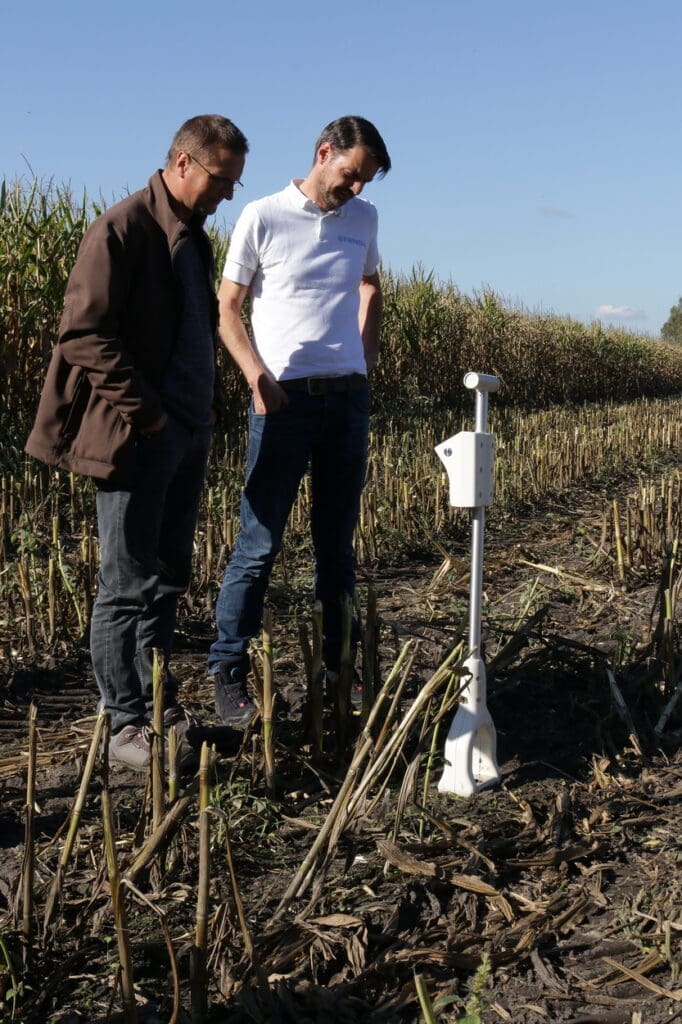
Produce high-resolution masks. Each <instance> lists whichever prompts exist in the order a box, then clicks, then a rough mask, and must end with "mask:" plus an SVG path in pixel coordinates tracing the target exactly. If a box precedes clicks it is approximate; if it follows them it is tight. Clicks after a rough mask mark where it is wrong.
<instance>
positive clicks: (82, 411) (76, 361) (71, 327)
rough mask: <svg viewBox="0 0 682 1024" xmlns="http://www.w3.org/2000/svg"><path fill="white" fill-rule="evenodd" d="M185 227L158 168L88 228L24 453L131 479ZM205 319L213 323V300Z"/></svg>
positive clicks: (174, 300) (177, 313)
mask: <svg viewBox="0 0 682 1024" xmlns="http://www.w3.org/2000/svg"><path fill="white" fill-rule="evenodd" d="M190 230H192V228H190V226H188V225H187V224H185V223H183V222H182V221H181V220H179V219H178V218H177V217H176V215H175V214H174V213H173V211H172V209H171V206H170V203H169V199H168V193H167V191H166V186H165V185H164V183H163V179H162V177H161V172H160V171H157V172H156V174H154V175H153V177H152V178H151V179H150V181H149V184H148V186H147V188H145V189H141V190H140V191H139V192H135V193H134V194H133V195H131V196H128V197H127V198H126V199H123V200H122V201H121V202H119V203H116V205H115V206H112V207H111V209H109V210H106V211H105V212H104V213H103V214H102V215H101V216H100V217H98V218H97V219H96V220H95V221H94V222H93V223H92V224H91V225H90V227H89V228H88V230H87V231H86V233H85V235H84V237H83V241H82V243H81V246H80V249H79V251H78V257H77V259H76V263H75V265H74V268H73V270H72V272H71V276H70V278H69V283H68V285H67V288H66V295H65V299H64V312H63V314H62V319H61V323H60V325H59V338H58V342H57V345H56V346H55V349H54V352H53V353H52V360H51V362H50V365H49V367H48V371H47V376H46V379H45V384H44V386H43V392H42V395H41V398H40V403H39V406H38V412H37V415H36V420H35V423H34V426H33V430H32V431H31V434H30V436H29V438H28V441H27V443H26V451H27V452H29V453H30V454H31V455H35V456H36V458H38V459H41V460H42V461H43V462H47V463H49V464H51V465H55V466H59V467H61V468H62V469H67V470H71V471H73V472H75V473H83V474H85V475H86V476H93V477H97V478H99V479H102V480H111V481H114V482H119V483H121V484H122V485H125V483H126V482H128V481H129V480H130V478H131V474H132V469H133V466H134V457H135V446H136V441H137V436H138V432H139V431H143V430H144V429H145V427H147V426H149V425H151V424H152V423H153V422H154V421H155V420H157V419H158V417H159V416H160V415H161V413H162V411H163V409H162V406H161V400H160V397H159V393H158V388H159V385H160V382H161V378H162V375H163V372H164V369H165V367H166V364H167V363H168V360H169V358H170V356H171V353H172V351H173V348H174V345H175V343H176V338H177V334H178V329H179V325H180V317H181V312H182V292H181V289H180V286H179V283H178V282H177V281H176V279H175V276H174V273H173V267H172V262H171V257H172V253H173V250H174V248H175V246H176V245H177V244H178V242H179V240H180V239H181V238H182V237H183V236H184V235H185V234H186V233H187V232H189V231H190ZM194 236H195V238H196V239H197V242H198V245H199V249H200V251H201V253H202V256H203V258H204V262H205V264H206V273H207V275H210V286H211V287H210V292H211V294H213V255H212V251H211V244H210V242H209V239H208V237H207V235H206V234H205V232H204V231H203V230H202V229H201V228H200V227H195V228H194ZM211 316H212V320H213V327H214V330H215V327H216V324H217V303H212V308H211ZM216 379H217V374H216Z"/></svg>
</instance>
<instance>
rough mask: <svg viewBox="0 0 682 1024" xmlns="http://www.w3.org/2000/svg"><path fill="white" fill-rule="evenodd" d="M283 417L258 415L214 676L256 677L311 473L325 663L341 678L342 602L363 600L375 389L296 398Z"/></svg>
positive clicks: (292, 395) (212, 662)
mask: <svg viewBox="0 0 682 1024" xmlns="http://www.w3.org/2000/svg"><path fill="white" fill-rule="evenodd" d="M288 398H289V403H288V405H286V406H285V407H284V408H283V409H281V410H280V411H279V412H276V413H271V414H266V415H257V414H256V413H255V412H254V411H253V403H251V408H250V410H249V445H248V451H247V457H246V483H245V487H244V491H243V493H242V501H241V510H240V530H239V534H238V536H237V542H236V544H235V547H234V551H233V553H232V557H231V558H230V561H229V564H228V566H227V570H226V572H225V577H224V579H223V583H222V587H221V588H220V594H219V595H218V602H217V605H216V625H217V629H218V638H217V640H216V641H215V643H214V644H213V646H212V647H211V652H210V656H209V671H211V672H214V673H215V672H217V671H218V669H219V667H220V665H221V664H227V665H228V667H229V668H233V667H238V668H239V669H240V670H241V671H243V672H246V671H247V670H248V664H249V663H248V654H247V652H248V647H249V641H250V640H251V638H252V637H253V636H255V635H256V633H257V632H258V631H259V629H260V626H261V621H262V615H263V603H264V600H265V592H266V589H267V585H268V580H269V578H270V572H271V570H272V566H273V563H274V561H275V558H276V557H277V555H278V553H279V551H280V549H281V546H282V537H283V534H284V529H285V527H286V523H287V520H288V518H289V513H290V512H291V508H292V506H293V504H294V501H295V500H296V494H297V492H298V487H299V484H300V482H301V479H302V477H303V475H304V473H305V472H306V469H307V467H308V465H309V464H310V469H311V490H312V512H311V523H310V528H311V534H312V540H313V549H314V553H315V597H316V598H319V599H320V600H321V601H322V607H323V615H324V651H323V653H324V657H325V662H326V664H327V667H328V668H333V669H334V668H338V664H339V655H340V649H341V598H342V597H343V595H344V594H351V595H352V594H353V593H354V590H355V552H354V549H353V532H354V530H355V525H356V523H357V520H358V514H359V511H360V495H361V493H362V488H363V485H364V482H365V473H366V469H367V439H368V433H369V406H370V401H369V389H368V387H362V388H358V389H356V390H351V391H347V392H343V393H334V394H325V395H309V394H307V393H306V392H303V391H295V392H294V391H292V392H289V395H288Z"/></svg>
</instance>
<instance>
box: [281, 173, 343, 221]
mask: <svg viewBox="0 0 682 1024" xmlns="http://www.w3.org/2000/svg"><path fill="white" fill-rule="evenodd" d="M302 181H303V178H293V179H292V180H291V182H290V184H289V185H287V187H286V189H285V191H286V194H287V198H288V199H289V200H290V202H292V203H293V205H294V206H295V207H296V208H297V209H299V210H308V211H309V212H310V213H316V214H318V215H319V216H320V217H343V216H345V212H346V211H345V206H346V204H345V203H344V205H343V206H339V208H338V209H336V210H321V209H320V208H319V206H318V205H317V203H315V202H313V200H312V199H308V197H307V196H305V195H303V193H302V192H301V190H300V188H299V187H298V186H299V184H300V182H302Z"/></svg>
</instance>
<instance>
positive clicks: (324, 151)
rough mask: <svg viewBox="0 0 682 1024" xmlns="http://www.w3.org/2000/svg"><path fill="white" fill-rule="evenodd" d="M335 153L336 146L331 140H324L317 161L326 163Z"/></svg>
mask: <svg viewBox="0 0 682 1024" xmlns="http://www.w3.org/2000/svg"><path fill="white" fill-rule="evenodd" d="M333 153H334V147H333V146H332V144H331V142H323V143H322V145H321V146H320V148H319V149H318V151H317V160H316V163H318V164H326V163H327V162H328V161H329V160H330V159H331V157H332V154H333Z"/></svg>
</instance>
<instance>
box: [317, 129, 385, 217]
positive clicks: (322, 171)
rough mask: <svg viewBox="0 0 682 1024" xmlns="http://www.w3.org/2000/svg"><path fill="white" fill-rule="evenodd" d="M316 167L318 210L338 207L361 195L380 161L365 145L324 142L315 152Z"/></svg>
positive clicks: (377, 168)
mask: <svg viewBox="0 0 682 1024" xmlns="http://www.w3.org/2000/svg"><path fill="white" fill-rule="evenodd" d="M317 168H318V178H317V186H318V190H319V200H318V206H319V207H320V209H321V210H337V209H338V208H339V207H340V206H343V204H344V203H347V202H348V200H349V199H352V198H353V196H359V195H360V193H361V192H362V190H363V188H364V187H365V185H367V184H368V183H369V182H370V181H372V180H373V178H374V175H375V174H376V173H377V171H378V170H379V164H378V163H377V161H376V160H375V159H374V158H373V157H372V156H370V154H369V153H368V152H367V150H366V149H365V147H364V146H353V148H352V149H334V147H333V146H332V145H331V143H329V142H325V143H324V144H323V145H322V146H320V148H319V149H318V151H317Z"/></svg>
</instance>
